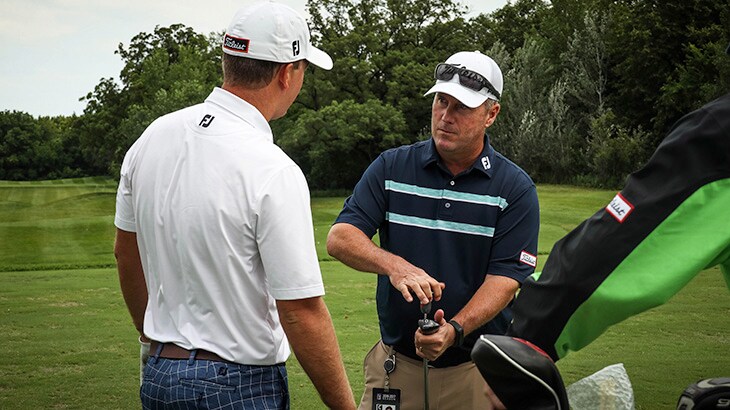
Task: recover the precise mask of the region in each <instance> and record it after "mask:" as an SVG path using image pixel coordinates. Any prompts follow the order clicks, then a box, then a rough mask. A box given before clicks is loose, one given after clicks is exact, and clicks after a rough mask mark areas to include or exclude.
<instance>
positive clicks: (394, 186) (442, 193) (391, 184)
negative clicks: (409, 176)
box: [385, 180, 507, 210]
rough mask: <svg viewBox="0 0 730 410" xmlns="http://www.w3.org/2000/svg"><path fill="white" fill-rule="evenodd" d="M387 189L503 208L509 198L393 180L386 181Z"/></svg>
mask: <svg viewBox="0 0 730 410" xmlns="http://www.w3.org/2000/svg"><path fill="white" fill-rule="evenodd" d="M385 190H386V191H393V192H400V193H403V194H410V195H416V196H420V197H425V198H434V199H449V200H452V201H460V202H469V203H473V204H480V205H489V206H498V207H499V208H500V209H502V210H504V208H506V207H507V200H506V199H504V198H502V197H498V196H491V195H479V194H470V193H467V192H457V191H451V190H448V189H433V188H424V187H420V186H417V185H410V184H404V183H402V182H396V181H393V180H387V181H385Z"/></svg>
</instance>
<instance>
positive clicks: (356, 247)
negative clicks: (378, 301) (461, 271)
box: [327, 223, 446, 304]
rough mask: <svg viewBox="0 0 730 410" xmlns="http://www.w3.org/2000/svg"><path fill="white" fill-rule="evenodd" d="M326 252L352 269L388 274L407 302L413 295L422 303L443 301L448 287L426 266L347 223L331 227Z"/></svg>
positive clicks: (410, 300)
mask: <svg viewBox="0 0 730 410" xmlns="http://www.w3.org/2000/svg"><path fill="white" fill-rule="evenodd" d="M327 252H328V253H329V254H330V255H332V256H334V257H335V258H337V259H338V260H340V261H341V262H342V263H344V264H345V265H347V266H349V267H351V268H353V269H356V270H359V271H362V272H373V273H377V274H380V275H385V276H388V279H389V280H390V283H391V285H393V287H394V288H396V289H397V290H398V291H400V292H401V294H402V295H403V298H404V299H405V300H406V301H408V302H412V301H413V296H414V295H415V296H416V298H417V299H418V300H419V301H420V303H421V304H426V303H428V301H429V300H440V299H441V292H442V291H443V289H444V287H445V286H446V285H445V284H443V283H441V282H439V281H437V280H436V279H434V278H433V277H431V276H430V275H429V274H428V273H427V272H426V271H424V270H423V269H421V268H418V267H416V266H414V265H412V264H411V263H410V262H408V261H407V260H405V259H403V258H402V257H400V256H398V255H395V254H393V253H390V252H388V251H387V250H385V249H382V248H380V247H379V246H377V245H375V244H374V243H373V242H372V241H371V240H370V238H368V237H367V236H366V235H365V234H364V233H363V232H362V231H361V230H360V229H358V228H357V227H355V226H353V225H350V224H347V223H337V224H335V225H333V226H332V228H331V229H330V232H329V234H328V235H327Z"/></svg>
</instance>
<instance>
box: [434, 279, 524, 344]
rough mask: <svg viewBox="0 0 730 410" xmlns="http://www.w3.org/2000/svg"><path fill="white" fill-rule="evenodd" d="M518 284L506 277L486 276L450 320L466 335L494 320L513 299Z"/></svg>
mask: <svg viewBox="0 0 730 410" xmlns="http://www.w3.org/2000/svg"><path fill="white" fill-rule="evenodd" d="M517 289H519V283H518V282H517V281H516V280H514V279H511V278H508V277H506V276H498V275H487V277H486V278H485V279H484V282H483V283H482V285H481V286H480V287H479V289H477V291H476V293H475V294H474V296H472V298H471V299H470V300H469V302H467V304H466V305H465V306H464V307H463V308H462V309H461V310H460V311H459V312H458V313H457V314H456V315H454V317H452V318H447V320H450V319H454V320H456V321H457V322H459V324H460V325H461V326H462V327H463V328H464V334H465V335H467V334H469V333H471V332H473V331H474V330H476V329H478V328H479V327H481V326H483V325H484V324H485V323H487V322H489V321H490V320H492V319H494V317H495V316H497V314H498V313H499V312H501V311H502V310H503V309H504V308H505V307H507V305H508V304H509V302H510V301H511V300H512V299H513V298H514V297H515V293H516V292H517Z"/></svg>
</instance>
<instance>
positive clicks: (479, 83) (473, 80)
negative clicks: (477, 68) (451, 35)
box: [433, 63, 499, 99]
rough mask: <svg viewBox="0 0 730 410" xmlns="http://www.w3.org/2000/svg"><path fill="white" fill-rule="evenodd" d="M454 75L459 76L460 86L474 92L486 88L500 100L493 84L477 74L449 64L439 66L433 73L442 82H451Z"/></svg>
mask: <svg viewBox="0 0 730 410" xmlns="http://www.w3.org/2000/svg"><path fill="white" fill-rule="evenodd" d="M454 74H458V75H459V84H461V85H463V86H464V87H466V88H468V89H470V90H474V91H480V90H481V89H482V88H486V89H487V91H489V92H490V93H491V94H492V95H494V96H495V97H497V99H499V92H497V90H496V89H495V88H494V86H493V85H492V83H490V82H489V80H487V79H486V78H485V77H484V76H483V75H481V74H479V73H477V72H474V71H471V70H467V69H466V68H463V67H459V66H455V65H453V64H448V63H441V64H439V65H437V66H436V70H434V72H433V76H434V77H435V78H436V79H437V80H442V81H449V80H451V79H452V78H454Z"/></svg>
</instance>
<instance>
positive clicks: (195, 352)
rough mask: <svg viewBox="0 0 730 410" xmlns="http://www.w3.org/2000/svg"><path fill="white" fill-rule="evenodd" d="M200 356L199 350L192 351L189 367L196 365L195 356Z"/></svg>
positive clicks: (189, 357)
mask: <svg viewBox="0 0 730 410" xmlns="http://www.w3.org/2000/svg"><path fill="white" fill-rule="evenodd" d="M197 354H198V349H193V350H191V351H190V356H188V366H191V365H193V364H194V363H195V355H197Z"/></svg>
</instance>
